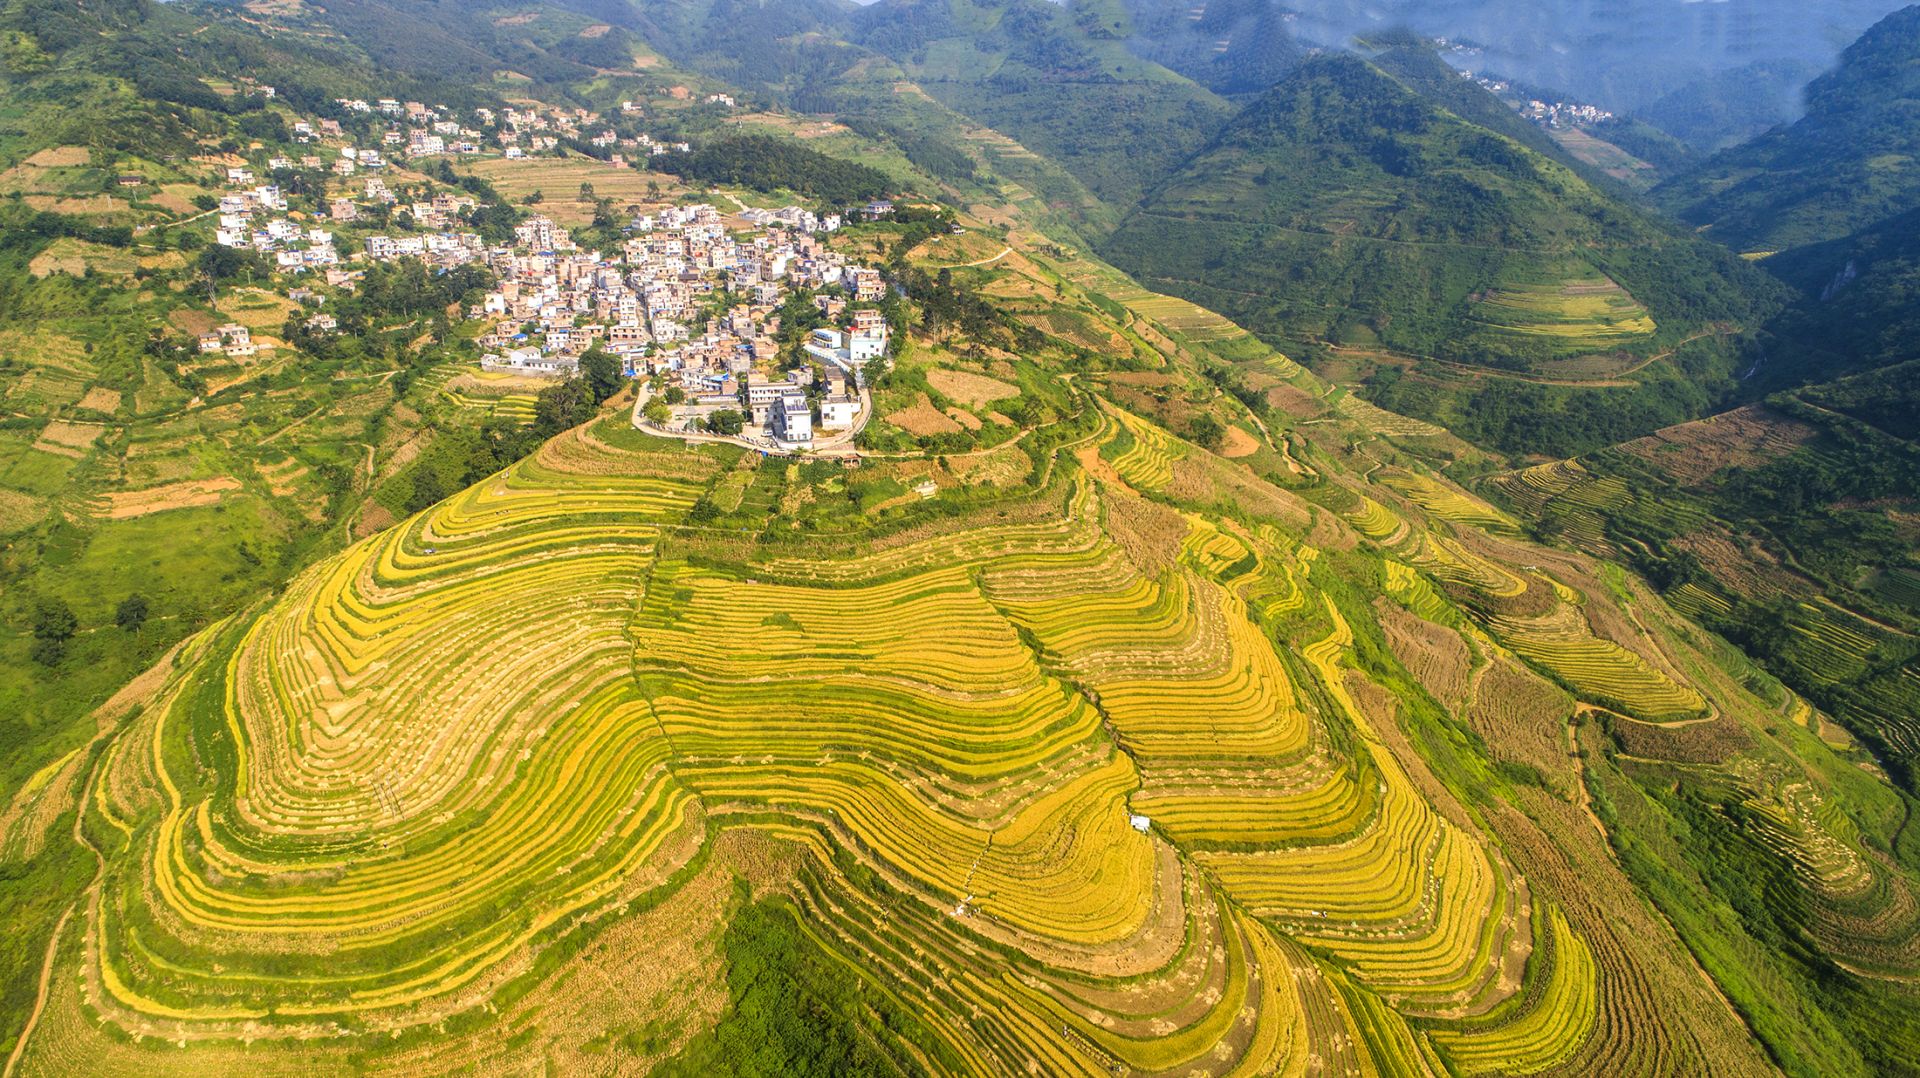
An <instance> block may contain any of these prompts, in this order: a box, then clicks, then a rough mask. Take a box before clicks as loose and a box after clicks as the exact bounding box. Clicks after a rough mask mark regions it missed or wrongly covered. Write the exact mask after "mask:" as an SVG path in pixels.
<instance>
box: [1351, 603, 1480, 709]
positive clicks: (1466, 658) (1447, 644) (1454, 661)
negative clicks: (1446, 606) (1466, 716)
mask: <svg viewBox="0 0 1920 1078" xmlns="http://www.w3.org/2000/svg"><path fill="white" fill-rule="evenodd" d="M1375 609H1376V610H1377V611H1378V612H1379V614H1380V627H1381V628H1382V629H1384V630H1386V634H1387V646H1388V647H1390V648H1392V649H1393V654H1394V658H1396V659H1399V660H1400V665H1402V666H1404V667H1406V668H1407V670H1408V672H1409V673H1411V674H1412V675H1413V676H1414V678H1415V679H1417V680H1418V681H1419V682H1420V684H1421V686H1422V687H1423V688H1425V689H1426V690H1427V692H1429V693H1431V694H1432V695H1433V698H1434V699H1436V700H1438V701H1440V702H1441V703H1443V704H1446V705H1447V706H1449V707H1458V706H1459V705H1460V704H1461V702H1463V701H1464V700H1465V699H1466V697H1467V690H1468V686H1469V678H1470V675H1471V674H1472V673H1473V654H1472V653H1471V652H1470V651H1468V650H1467V645H1466V642H1465V641H1463V640H1461V639H1460V634H1459V633H1457V632H1455V631H1454V630H1452V629H1449V628H1447V627H1446V626H1443V625H1435V624H1434V623H1432V622H1430V621H1426V620H1425V619H1422V618H1420V617H1417V616H1416V615H1414V614H1412V613H1409V612H1408V611H1406V610H1404V609H1402V608H1401V607H1398V606H1395V605H1394V604H1392V603H1389V602H1387V601H1386V600H1385V599H1381V600H1379V601H1378V602H1376V603H1375Z"/></svg>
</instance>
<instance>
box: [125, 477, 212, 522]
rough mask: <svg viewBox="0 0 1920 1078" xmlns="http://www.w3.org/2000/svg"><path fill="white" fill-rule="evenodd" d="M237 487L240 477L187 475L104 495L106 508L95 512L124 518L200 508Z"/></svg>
mask: <svg viewBox="0 0 1920 1078" xmlns="http://www.w3.org/2000/svg"><path fill="white" fill-rule="evenodd" d="M239 489H240V481H239V480H237V479H235V478H233V477H232V476H230V475H221V476H215V477H214V478H212V479H189V480H187V481H186V482H184V483H168V484H167V485H165V486H159V487H148V488H147V489H145V490H120V491H114V492H113V493H110V494H108V495H106V502H107V505H106V508H105V509H104V510H102V511H99V512H97V513H96V514H95V515H96V516H101V517H105V518H107V519H109V520H127V519H130V518H132V517H143V516H146V515H148V514H149V513H163V512H166V511H167V510H169V509H200V508H205V507H206V506H209V505H218V504H219V503H220V501H221V499H223V498H225V497H226V496H227V495H228V494H229V493H230V492H232V491H236V490H239Z"/></svg>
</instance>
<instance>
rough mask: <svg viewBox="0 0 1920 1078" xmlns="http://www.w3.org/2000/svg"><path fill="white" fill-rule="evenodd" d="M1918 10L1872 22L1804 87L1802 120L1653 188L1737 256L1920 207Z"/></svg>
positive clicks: (1839, 232) (1827, 236) (1835, 233)
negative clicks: (1824, 71) (1834, 63)
mask: <svg viewBox="0 0 1920 1078" xmlns="http://www.w3.org/2000/svg"><path fill="white" fill-rule="evenodd" d="M1916 57H1920V6H1913V7H1907V8H1903V9H1901V10H1900V11H1897V12H1895V13H1894V14H1892V15H1889V16H1887V17H1886V18H1885V19H1883V20H1881V21H1880V22H1879V23H1877V24H1875V25H1874V26H1873V27H1872V28H1871V29H1870V30H1868V31H1867V32H1866V34H1864V35H1863V36H1862V37H1861V38H1860V40H1859V41H1857V42H1855V43H1854V44H1852V45H1851V46H1849V47H1848V48H1847V50H1846V52H1845V53H1843V54H1842V55H1841V58H1840V62H1839V65H1838V66H1837V67H1835V68H1834V69H1833V70H1832V71H1830V72H1828V73H1827V74H1825V75H1822V76H1820V77H1819V78H1817V79H1815V80H1814V81H1813V83H1812V84H1811V85H1809V86H1808V87H1807V92H1806V115H1805V116H1803V117H1801V118H1800V119H1799V120H1798V121H1796V122H1795V123H1793V124H1792V125H1791V126H1788V127H1785V128H1782V129H1780V130H1776V131H1772V132H1769V133H1767V134H1765V135H1762V136H1760V137H1759V138H1756V139H1754V140H1753V141H1752V142H1749V143H1745V144H1743V145H1740V146H1736V147H1734V148H1733V149H1730V150H1727V151H1725V152H1724V153H1721V154H1719V155H1716V156H1715V157H1713V158H1712V159H1710V160H1708V161H1707V162H1705V163H1704V164H1702V165H1701V166H1700V167H1699V168H1698V169H1697V170H1696V171H1695V172H1693V173H1692V174H1690V175H1687V176H1684V177H1681V178H1679V179H1676V180H1674V181H1673V182H1671V183H1669V184H1667V185H1665V186H1664V187H1662V188H1660V189H1659V190H1658V191H1657V192H1655V197H1656V198H1657V199H1658V200H1659V201H1660V203H1661V204H1662V205H1664V206H1666V207H1668V208H1669V209H1671V210H1672V211H1673V212H1674V213H1676V214H1678V215H1679V216H1680V217H1681V218H1682V219H1684V220H1686V221H1688V222H1689V223H1691V224H1695V225H1699V226H1701V227H1703V228H1706V229H1708V230H1709V234H1710V235H1711V236H1712V237H1713V238H1714V239H1716V240H1718V241H1719V242H1721V243H1724V244H1726V245H1727V246H1729V247H1732V248H1733V249H1734V250H1737V251H1760V252H1773V251H1781V250H1785V249H1787V248H1790V247H1797V246H1800V245H1803V244H1808V243H1818V242H1821V241H1825V240H1832V239H1837V238H1839V237H1842V236H1846V235H1849V234H1851V233H1853V232H1856V231H1858V230H1860V229H1862V228H1865V227H1868V226H1869V225H1873V224H1875V223H1877V222H1879V221H1882V220H1885V219H1887V218H1889V217H1892V216H1894V215H1896V214H1899V213H1902V212H1905V211H1907V210H1910V209H1914V208H1916V206H1920V163H1916V162H1920V64H1916V62H1915V60H1916Z"/></svg>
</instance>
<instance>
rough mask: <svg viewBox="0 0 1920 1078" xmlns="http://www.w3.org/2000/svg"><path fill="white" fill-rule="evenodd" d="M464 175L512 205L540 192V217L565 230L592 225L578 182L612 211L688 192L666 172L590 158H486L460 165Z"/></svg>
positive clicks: (590, 201) (653, 203) (590, 207)
mask: <svg viewBox="0 0 1920 1078" xmlns="http://www.w3.org/2000/svg"><path fill="white" fill-rule="evenodd" d="M464 171H467V172H470V173H472V174H473V175H476V176H479V177H480V178H482V179H484V180H486V181H487V182H488V183H491V184H493V185H494V187H495V188H496V189H498V190H499V192H500V193H501V195H503V196H505V197H506V198H507V199H508V200H509V201H512V202H516V203H518V202H521V201H524V200H525V199H526V197H527V196H528V195H531V194H533V193H534V192H536V191H538V192H540V195H541V199H542V201H541V203H540V212H541V213H543V214H545V215H546V216H548V217H551V218H553V219H554V220H555V221H557V222H559V223H560V224H563V225H566V226H568V227H575V226H579V225H585V224H589V223H591V222H592V220H593V212H594V203H593V199H582V198H581V197H580V185H581V184H583V183H587V184H592V185H593V193H594V197H595V198H610V199H613V201H614V204H615V205H616V206H628V205H636V206H657V205H661V204H663V203H666V202H670V201H672V200H673V199H674V198H677V197H678V196H679V195H681V194H683V193H685V192H686V191H687V190H688V188H687V187H686V186H685V185H684V184H682V183H681V182H680V181H679V179H678V178H676V177H673V176H669V175H666V174H665V173H660V172H647V171H645V170H643V169H637V168H618V167H616V166H614V165H612V164H610V163H608V162H605V161H596V160H594V159H593V158H590V157H529V158H523V159H521V160H518V161H509V160H507V159H506V158H486V159H483V160H479V161H474V162H471V163H470V164H468V165H466V166H464ZM656 191H657V192H658V194H655V193H654V192H656Z"/></svg>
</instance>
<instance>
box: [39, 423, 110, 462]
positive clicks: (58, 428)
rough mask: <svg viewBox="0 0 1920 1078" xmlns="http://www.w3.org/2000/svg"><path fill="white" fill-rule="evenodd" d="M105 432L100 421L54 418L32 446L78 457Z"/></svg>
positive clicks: (44, 450) (105, 429) (48, 451)
mask: <svg viewBox="0 0 1920 1078" xmlns="http://www.w3.org/2000/svg"><path fill="white" fill-rule="evenodd" d="M106 432H107V428H106V426H105V425H103V424H100V423H70V422H67V421H66V420H63V419H56V420H54V421H53V422H51V423H48V424H47V426H46V429H44V430H42V431H41V432H40V438H39V440H38V441H36V442H34V443H33V447H34V448H35V449H38V450H40V451H42V452H46V453H58V454H60V455H61V456H69V457H76V458H77V457H80V456H83V455H84V452H85V450H88V449H91V448H93V443H95V442H97V441H99V440H100V436H101V435H103V434H105V433H106Z"/></svg>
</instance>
